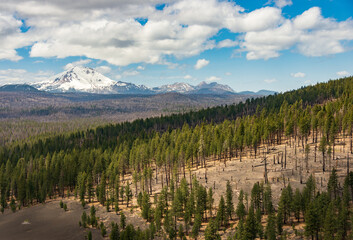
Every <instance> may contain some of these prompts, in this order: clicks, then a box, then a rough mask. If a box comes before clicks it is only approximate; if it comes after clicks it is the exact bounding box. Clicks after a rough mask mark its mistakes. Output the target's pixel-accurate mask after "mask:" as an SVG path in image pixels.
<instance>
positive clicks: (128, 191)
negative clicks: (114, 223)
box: [125, 182, 132, 207]
mask: <svg viewBox="0 0 353 240" xmlns="http://www.w3.org/2000/svg"><path fill="white" fill-rule="evenodd" d="M125 197H126V207H129V202H130V200H131V198H132V191H131V189H130V184H129V182H127V183H126V186H125Z"/></svg>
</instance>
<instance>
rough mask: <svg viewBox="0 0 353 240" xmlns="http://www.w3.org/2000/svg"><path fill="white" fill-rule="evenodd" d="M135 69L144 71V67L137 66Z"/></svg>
mask: <svg viewBox="0 0 353 240" xmlns="http://www.w3.org/2000/svg"><path fill="white" fill-rule="evenodd" d="M136 69H137V70H145V67H144V66H137V68H136Z"/></svg>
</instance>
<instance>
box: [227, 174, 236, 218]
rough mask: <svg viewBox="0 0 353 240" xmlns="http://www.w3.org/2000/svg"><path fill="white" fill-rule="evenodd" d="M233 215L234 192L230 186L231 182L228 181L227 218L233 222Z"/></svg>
mask: <svg viewBox="0 0 353 240" xmlns="http://www.w3.org/2000/svg"><path fill="white" fill-rule="evenodd" d="M233 213H234V204H233V190H232V187H231V185H230V182H229V181H227V187H226V216H227V218H228V219H231V220H232V215H233Z"/></svg>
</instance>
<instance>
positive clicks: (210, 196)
mask: <svg viewBox="0 0 353 240" xmlns="http://www.w3.org/2000/svg"><path fill="white" fill-rule="evenodd" d="M213 203H214V199H213V191H212V188H209V189H208V193H207V210H208V212H209V213H210V216H211V217H212V208H213Z"/></svg>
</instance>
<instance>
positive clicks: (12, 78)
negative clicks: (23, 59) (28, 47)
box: [0, 69, 54, 85]
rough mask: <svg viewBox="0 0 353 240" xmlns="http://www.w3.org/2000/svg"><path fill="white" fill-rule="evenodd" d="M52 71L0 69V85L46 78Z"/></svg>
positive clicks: (39, 80) (38, 80)
mask: <svg viewBox="0 0 353 240" xmlns="http://www.w3.org/2000/svg"><path fill="white" fill-rule="evenodd" d="M53 74H54V73H53V72H51V71H38V72H35V73H33V72H28V71H27V70H25V69H6V70H0V85H5V84H17V83H33V82H41V81H45V80H47V79H48V78H49V77H51V76H52V75H53Z"/></svg>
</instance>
